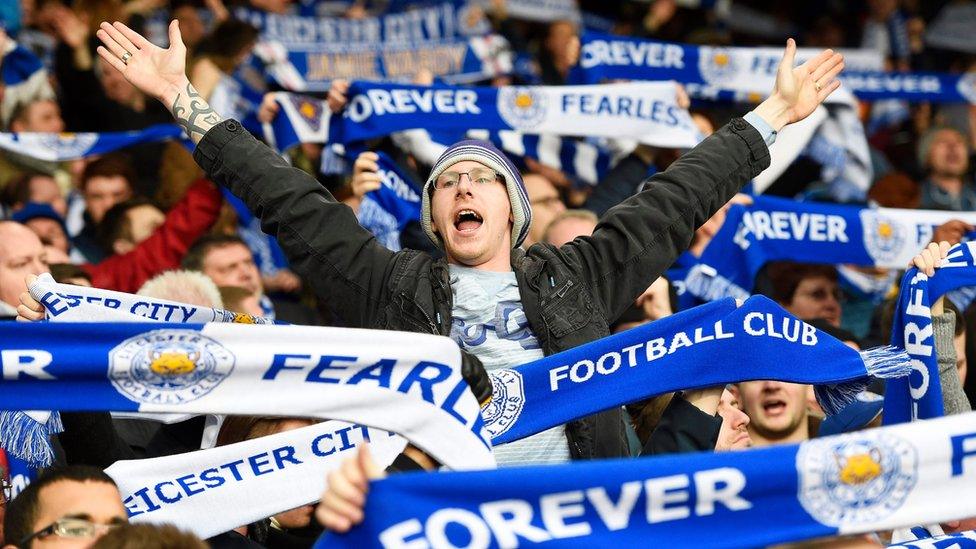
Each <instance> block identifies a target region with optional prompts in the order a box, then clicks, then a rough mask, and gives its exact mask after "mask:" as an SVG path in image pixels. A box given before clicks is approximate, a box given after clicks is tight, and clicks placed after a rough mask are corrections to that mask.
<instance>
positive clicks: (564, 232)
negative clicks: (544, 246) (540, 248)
mask: <svg viewBox="0 0 976 549" xmlns="http://www.w3.org/2000/svg"><path fill="white" fill-rule="evenodd" d="M595 228H596V224H594V223H593V221H591V220H589V219H583V218H581V217H567V218H564V219H561V220H559V221H556V222H555V223H552V224H551V225H550V227H549V234H548V235H546V238H547V239H548V240H547V242H548V243H549V244H552V245H553V246H562V245H563V244H565V243H567V242H572V241H573V239H575V238H576V237H577V236H589V235H591V234H593V229H595Z"/></svg>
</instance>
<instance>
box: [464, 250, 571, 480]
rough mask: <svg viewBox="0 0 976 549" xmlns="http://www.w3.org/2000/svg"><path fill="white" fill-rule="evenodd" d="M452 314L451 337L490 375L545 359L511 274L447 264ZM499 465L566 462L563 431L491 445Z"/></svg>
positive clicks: (564, 434)
mask: <svg viewBox="0 0 976 549" xmlns="http://www.w3.org/2000/svg"><path fill="white" fill-rule="evenodd" d="M450 272H451V291H452V293H453V295H454V309H453V311H452V314H453V316H454V322H453V326H451V339H453V340H454V341H455V342H456V343H457V344H458V345H459V346H460V347H461V348H462V349H464V350H465V351H467V352H469V353H471V354H473V355H474V356H476V357H478V358H479V359H480V360H481V362H482V364H484V365H485V369H486V370H488V371H491V370H497V369H499V368H517V367H518V366H521V365H522V364H525V363H527V362H531V361H533V360H537V359H540V358H542V357H543V353H542V349H541V348H540V347H539V342H538V341H537V340H536V338H535V334H534V333H533V332H532V329H531V328H530V327H529V322H528V319H526V318H525V313H524V312H523V310H522V301H521V296H520V295H519V289H518V281H517V280H516V278H515V273H513V272H507V273H496V272H490V271H482V270H478V269H471V268H468V267H460V266H457V265H450ZM495 459H496V460H497V461H498V465H499V466H500V467H504V466H506V465H530V464H536V465H537V464H542V463H564V462H567V461H569V445H568V443H567V440H566V428H565V426H563V425H560V426H558V427H553V428H552V429H548V430H546V431H543V432H541V433H538V434H536V435H532V436H530V437H526V438H524V439H522V440H517V441H515V442H510V443H508V444H502V445H500V446H496V447H495Z"/></svg>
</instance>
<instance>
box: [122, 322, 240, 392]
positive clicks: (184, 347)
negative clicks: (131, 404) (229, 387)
mask: <svg viewBox="0 0 976 549" xmlns="http://www.w3.org/2000/svg"><path fill="white" fill-rule="evenodd" d="M233 369H234V355H233V354H232V353H231V352H230V351H228V350H227V349H226V348H224V347H223V346H222V345H221V344H220V343H217V342H216V341H215V340H213V339H211V338H209V337H206V336H204V335H202V334H200V332H198V331H196V330H154V331H152V332H147V333H145V334H141V335H138V336H135V337H132V338H129V339H127V340H125V341H123V342H122V343H120V344H119V345H118V346H116V347H115V348H114V349H112V350H111V351H110V352H109V378H110V379H111V380H112V385H113V386H114V387H115V388H116V390H118V391H119V392H120V393H122V394H123V395H124V396H125V397H127V398H129V399H130V400H132V401H135V402H142V403H147V404H181V403H184V402H190V401H192V400H196V399H198V398H200V397H202V396H203V395H206V394H207V393H209V392H210V391H211V390H212V389H213V388H214V387H216V386H217V385H219V384H220V382H221V381H223V380H224V378H226V377H227V376H228V375H229V374H230V372H231V370H233Z"/></svg>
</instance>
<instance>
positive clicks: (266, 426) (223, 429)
mask: <svg viewBox="0 0 976 549" xmlns="http://www.w3.org/2000/svg"><path fill="white" fill-rule="evenodd" d="M291 420H297V421H311V422H313V423H318V422H320V421H322V420H320V419H315V418H303V417H273V416H227V417H225V418H224V422H223V423H222V424H221V425H220V432H218V433H217V442H216V445H217V446H226V445H228V444H236V443H238V442H243V441H245V440H251V439H254V438H261V437H266V436H268V435H273V434H275V432H277V430H278V427H279V426H280V425H281V424H282V423H283V422H285V421H291Z"/></svg>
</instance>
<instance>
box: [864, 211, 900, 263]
mask: <svg viewBox="0 0 976 549" xmlns="http://www.w3.org/2000/svg"><path fill="white" fill-rule="evenodd" d="M861 225H862V226H863V227H864V249H865V250H867V252H868V255H870V256H871V259H872V260H874V262H875V264H879V265H884V264H891V263H893V262H895V260H896V259H897V258H898V255H899V254H900V253H901V252H902V249H903V248H904V246H905V242H906V241H907V240H908V235H906V234H905V228H904V226H903V225H902V224H900V223H898V222H897V221H895V220H893V219H890V218H888V217H887V216H885V215H883V214H881V213H879V212H877V211H873V210H862V211H861Z"/></svg>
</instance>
